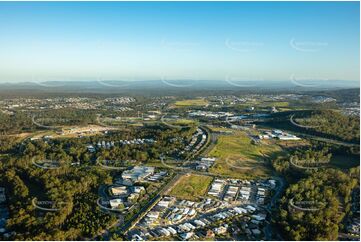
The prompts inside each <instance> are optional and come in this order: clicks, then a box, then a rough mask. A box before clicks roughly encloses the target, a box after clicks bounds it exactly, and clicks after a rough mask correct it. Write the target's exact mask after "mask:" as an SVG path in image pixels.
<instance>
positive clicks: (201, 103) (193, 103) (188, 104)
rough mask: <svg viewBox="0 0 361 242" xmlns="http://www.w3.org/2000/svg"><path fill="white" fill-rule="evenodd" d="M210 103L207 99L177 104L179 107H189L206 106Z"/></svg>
mask: <svg viewBox="0 0 361 242" xmlns="http://www.w3.org/2000/svg"><path fill="white" fill-rule="evenodd" d="M207 104H208V101H207V100H205V99H203V98H202V99H188V100H181V101H177V102H176V103H175V105H176V106H178V107H188V106H206V105H207Z"/></svg>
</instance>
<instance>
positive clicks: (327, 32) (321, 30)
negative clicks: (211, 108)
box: [0, 2, 360, 82]
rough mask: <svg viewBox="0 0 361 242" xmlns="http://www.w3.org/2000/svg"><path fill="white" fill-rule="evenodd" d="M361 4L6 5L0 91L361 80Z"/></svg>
mask: <svg viewBox="0 0 361 242" xmlns="http://www.w3.org/2000/svg"><path fill="white" fill-rule="evenodd" d="M359 18H360V16H359V3H358V2H227V3H224V2H223V3H221V2H157V3H152V2H132V3H128V2H90V3H89V2H88V3H85V2H62V3H56V2H12V3H11V2H0V53H1V54H0V81H1V82H14V81H30V80H31V79H36V80H40V81H46V80H50V81H54V80H94V79H97V78H102V79H105V80H110V79H112V80H155V79H160V78H164V77H165V78H167V79H201V80H223V79H225V78H229V79H234V80H288V79H289V78H290V77H291V76H295V77H297V78H298V79H305V80H306V79H322V80H324V79H327V80H359V72H360V70H359V64H360V63H359V57H360V56H359V52H360V49H359V42H360V39H359V36H360V32H359V31H360V30H359V29H360V26H359Z"/></svg>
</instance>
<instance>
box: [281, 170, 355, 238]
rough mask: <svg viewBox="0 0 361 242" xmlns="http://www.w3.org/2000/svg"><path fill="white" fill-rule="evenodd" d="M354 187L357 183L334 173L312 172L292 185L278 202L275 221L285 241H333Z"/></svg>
mask: <svg viewBox="0 0 361 242" xmlns="http://www.w3.org/2000/svg"><path fill="white" fill-rule="evenodd" d="M353 172H355V173H357V171H353ZM356 185H357V179H353V178H352V176H350V174H346V173H344V172H342V171H339V170H334V169H327V170H322V171H319V172H315V173H313V174H311V175H310V176H309V177H307V178H304V179H301V180H300V181H299V182H297V183H295V184H292V185H291V186H290V187H289V188H288V189H287V190H286V193H285V195H284V197H283V198H282V199H281V202H280V206H281V207H280V211H279V216H278V219H277V221H278V225H279V226H280V227H281V228H282V231H283V232H284V234H285V235H286V238H287V239H289V240H337V238H338V232H339V230H340V222H341V221H342V219H343V218H344V216H345V214H346V213H347V212H349V209H350V204H349V203H350V199H351V192H352V189H353V188H354V187H355V186H356ZM295 204H296V205H297V206H296V205H295ZM308 209H310V210H308Z"/></svg>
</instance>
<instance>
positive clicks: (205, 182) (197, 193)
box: [169, 174, 213, 201]
mask: <svg viewBox="0 0 361 242" xmlns="http://www.w3.org/2000/svg"><path fill="white" fill-rule="evenodd" d="M212 180H213V178H212V177H210V176H202V175H195V174H187V175H184V176H182V177H181V178H180V179H179V180H178V182H177V183H176V184H175V186H174V188H173V189H172V190H171V191H170V193H169V195H170V196H175V197H178V198H180V199H187V200H193V201H196V200H199V199H200V197H202V196H204V195H205V194H206V192H207V189H208V187H209V185H210V184H211V182H212Z"/></svg>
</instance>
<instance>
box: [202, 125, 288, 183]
mask: <svg viewBox="0 0 361 242" xmlns="http://www.w3.org/2000/svg"><path fill="white" fill-rule="evenodd" d="M280 153H283V151H282V149H281V148H280V147H279V146H278V145H276V144H261V143H260V144H252V141H251V139H250V138H249V137H248V136H247V134H246V133H244V132H242V131H235V132H234V134H232V135H227V136H220V137H219V138H218V141H217V144H216V146H215V147H214V148H213V149H212V150H211V151H210V152H209V154H208V156H210V157H212V156H214V157H218V159H217V161H216V164H215V165H214V166H213V167H212V168H211V170H210V171H211V172H213V173H216V174H221V175H227V176H231V177H238V178H246V177H266V176H269V175H270V174H271V170H270V167H269V165H270V164H269V162H267V161H266V160H265V157H264V156H266V157H271V156H274V155H276V154H280Z"/></svg>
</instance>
